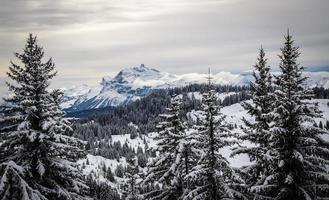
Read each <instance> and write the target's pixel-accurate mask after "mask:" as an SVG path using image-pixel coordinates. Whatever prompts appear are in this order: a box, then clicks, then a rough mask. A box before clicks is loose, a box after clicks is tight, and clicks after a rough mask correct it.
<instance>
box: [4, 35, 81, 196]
mask: <svg viewBox="0 0 329 200" xmlns="http://www.w3.org/2000/svg"><path fill="white" fill-rule="evenodd" d="M15 56H16V57H17V58H18V59H19V60H20V61H21V64H22V65H17V64H14V63H13V62H11V66H10V67H9V72H8V73H7V74H8V76H9V78H11V79H12V80H13V81H15V82H13V83H10V82H8V83H7V84H8V86H9V90H10V91H11V92H12V93H13V96H12V97H10V98H8V99H6V101H7V102H8V103H9V104H10V105H12V106H11V107H9V108H7V109H6V110H5V117H4V119H3V120H4V121H7V122H8V123H9V124H10V127H11V128H10V129H8V128H7V129H6V130H10V131H7V132H2V133H1V134H2V135H3V136H4V141H3V142H1V143H0V163H1V164H0V175H1V176H0V177H1V179H0V199H3V200H9V199H15V200H50V199H51V200H56V199H61V200H63V199H64V200H66V199H70V200H71V199H85V198H84V193H85V191H86V189H87V187H86V185H85V184H84V179H83V176H82V174H81V173H80V172H79V171H78V170H77V168H76V163H75V162H76V160H77V159H79V158H82V157H84V156H85V153H84V151H83V150H81V148H80V147H81V145H83V143H82V142H81V141H80V140H78V139H75V138H73V137H70V136H68V134H67V130H70V124H69V122H68V121H66V120H65V119H63V113H62V112H61V111H60V109H59V107H58V101H59V100H58V97H59V96H58V95H57V94H55V93H54V92H53V93H50V92H49V91H48V90H49V88H48V86H49V84H50V82H49V81H50V79H52V78H53V77H54V76H55V75H56V72H55V69H54V68H55V66H54V64H53V62H52V60H51V59H49V60H48V61H47V62H43V61H42V58H43V56H44V52H43V49H42V47H40V46H39V45H38V44H37V39H36V37H34V36H33V35H32V34H30V35H29V37H28V39H27V44H26V45H25V48H24V52H23V53H22V54H20V53H16V54H15Z"/></svg>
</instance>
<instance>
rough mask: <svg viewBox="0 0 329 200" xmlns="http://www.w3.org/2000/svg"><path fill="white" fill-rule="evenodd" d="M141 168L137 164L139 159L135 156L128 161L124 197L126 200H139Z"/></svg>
mask: <svg viewBox="0 0 329 200" xmlns="http://www.w3.org/2000/svg"><path fill="white" fill-rule="evenodd" d="M139 178H140V177H139V167H138V162H137V157H136V156H135V155H133V156H131V157H130V158H129V159H127V169H126V172H125V179H126V180H125V181H126V182H125V185H124V192H123V193H124V195H125V199H126V200H139V199H141V198H140V194H139V187H138V183H137V181H138V179H139Z"/></svg>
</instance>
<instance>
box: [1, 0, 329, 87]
mask: <svg viewBox="0 0 329 200" xmlns="http://www.w3.org/2000/svg"><path fill="white" fill-rule="evenodd" d="M328 10H329V2H328V1H326V0H317V1H308V0H287V1H286V0H278V1H262V0H248V1H244V0H204V1H199V0H80V1H79V0H70V1H67V0H58V1H53V0H43V1H37V0H28V1H27V0H16V1H12V0H2V1H1V6H0V24H1V26H0V46H1V47H2V48H0V73H3V71H4V68H5V67H6V66H7V65H8V63H9V60H10V59H12V58H13V56H12V52H13V51H19V50H20V49H22V47H23V45H24V43H23V42H24V40H25V37H26V36H27V33H28V32H34V33H37V34H38V38H39V41H40V43H41V45H43V46H44V47H45V51H46V56H52V57H53V58H54V61H55V62H56V65H57V68H58V70H59V72H60V73H59V74H60V75H59V77H58V78H57V79H56V80H60V79H62V80H64V79H65V80H66V82H69V81H68V79H69V77H72V78H71V82H72V83H74V82H75V83H80V82H81V81H85V82H88V83H92V82H94V83H97V82H98V81H99V79H100V78H101V76H104V75H106V74H108V73H114V72H116V71H119V70H120V69H121V68H123V67H129V66H133V65H134V66H136V65H139V64H140V63H145V64H147V65H151V66H154V67H156V68H158V69H159V70H163V71H169V72H172V73H185V72H204V71H205V70H206V68H208V67H212V68H213V69H214V71H224V70H225V71H234V72H238V71H244V70H249V69H250V68H251V66H252V65H253V64H254V62H255V59H256V56H257V53H258V49H259V47H260V45H261V44H262V45H263V46H264V48H265V50H266V52H267V56H268V57H269V63H270V65H272V66H276V65H277V64H278V61H279V60H278V58H277V54H278V53H279V48H280V47H281V45H282V43H283V35H284V34H285V32H286V29H287V28H288V27H289V28H290V29H291V32H292V33H293V35H294V36H295V40H296V44H298V45H299V46H300V47H301V50H302V55H301V59H300V62H301V63H302V64H303V65H307V66H325V65H326V66H329V57H328V56H327V52H329V21H328V20H326V19H327V18H328V13H327V11H328ZM1 75H2V74H1ZM1 75H0V76H1ZM90 75H92V77H88V76H90ZM79 77H80V79H79ZM78 80H81V81H80V82H79V81H78ZM56 84H57V83H56Z"/></svg>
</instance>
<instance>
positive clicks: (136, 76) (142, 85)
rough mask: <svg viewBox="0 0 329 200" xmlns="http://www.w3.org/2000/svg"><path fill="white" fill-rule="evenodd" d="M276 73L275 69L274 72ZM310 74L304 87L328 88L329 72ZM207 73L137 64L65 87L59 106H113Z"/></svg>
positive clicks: (232, 77)
mask: <svg viewBox="0 0 329 200" xmlns="http://www.w3.org/2000/svg"><path fill="white" fill-rule="evenodd" d="M274 74H277V72H274ZM305 75H306V76H308V77H310V79H308V82H307V86H308V87H316V86H318V87H325V88H329V72H305ZM207 76H208V75H207V74H198V73H188V74H183V75H176V74H170V73H167V72H160V71H158V70H156V69H152V68H149V67H146V66H145V65H143V64H142V65H140V66H138V67H132V68H127V69H123V70H121V71H120V72H119V73H118V74H117V75H116V76H115V77H109V76H106V77H103V79H102V81H101V83H100V85H98V86H96V87H91V86H88V85H80V86H75V87H72V88H69V89H67V90H65V93H64V99H63V103H62V105H61V106H62V108H63V109H65V110H66V111H67V112H76V111H82V110H90V109H99V108H104V107H116V106H118V105H122V104H126V103H129V102H131V101H134V100H137V99H140V98H142V97H144V96H145V95H147V94H149V93H150V92H151V91H153V90H156V89H166V88H174V87H182V86H186V85H189V84H202V83H206V81H207V79H206V77H207ZM252 80H253V77H252V74H251V72H245V73H241V74H233V73H230V72H220V73H217V74H212V81H213V83H215V84H222V85H247V84H249V83H250V82H251V81H252Z"/></svg>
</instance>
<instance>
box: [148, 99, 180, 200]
mask: <svg viewBox="0 0 329 200" xmlns="http://www.w3.org/2000/svg"><path fill="white" fill-rule="evenodd" d="M167 112H168V113H167V114H162V115H161V117H162V118H163V119H164V120H163V121H162V122H160V123H159V125H158V128H159V130H160V131H159V135H158V137H157V138H156V140H157V147H156V151H157V157H156V158H155V159H154V160H153V161H152V162H150V163H149V164H148V166H147V167H148V175H147V177H146V179H145V180H144V184H152V185H154V184H155V183H156V182H158V183H160V184H161V187H160V188H159V190H153V191H151V192H149V193H147V194H145V195H144V196H145V198H147V199H178V198H179V197H180V196H181V195H182V194H183V175H182V166H183V163H184V157H183V155H182V154H183V152H184V150H183V149H182V147H184V146H185V145H182V143H181V142H182V139H184V137H185V129H186V126H185V124H184V123H183V122H182V118H181V113H180V112H181V99H180V98H179V97H178V96H176V95H175V94H173V95H172V97H171V103H170V105H169V107H168V108H167Z"/></svg>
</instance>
